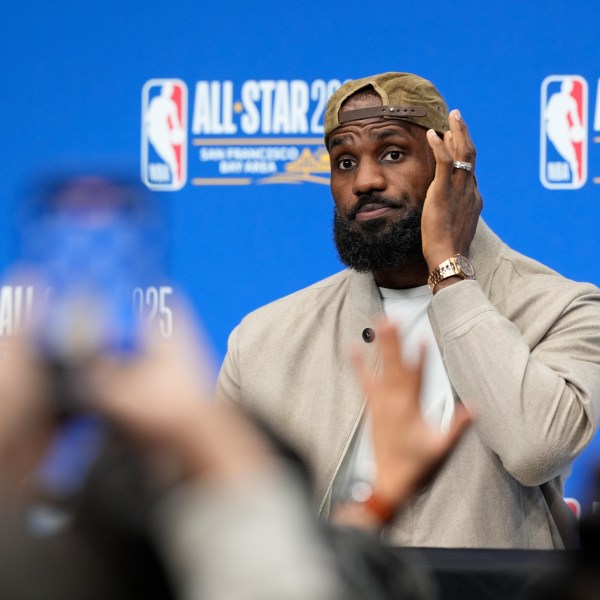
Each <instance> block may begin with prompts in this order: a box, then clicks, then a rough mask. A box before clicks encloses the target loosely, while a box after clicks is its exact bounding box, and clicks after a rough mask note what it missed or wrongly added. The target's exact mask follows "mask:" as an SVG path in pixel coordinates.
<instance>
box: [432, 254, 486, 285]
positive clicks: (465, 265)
mask: <svg viewBox="0 0 600 600" xmlns="http://www.w3.org/2000/svg"><path fill="white" fill-rule="evenodd" d="M454 276H458V277H462V278H463V279H475V269H474V268H473V265H472V264H471V261H470V260H469V259H468V258H467V257H466V256H463V255H462V254H455V255H454V256H451V257H450V258H449V259H448V260H445V261H444V262H443V263H441V264H440V265H439V266H437V267H436V268H435V269H434V270H433V271H431V273H430V274H429V279H428V280H427V285H428V286H429V289H430V290H431V291H432V292H433V290H434V288H435V286H436V285H437V284H438V283H439V282H440V281H444V279H448V277H454Z"/></svg>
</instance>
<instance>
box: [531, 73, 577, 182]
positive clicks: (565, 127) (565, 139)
mask: <svg viewBox="0 0 600 600" xmlns="http://www.w3.org/2000/svg"><path fill="white" fill-rule="evenodd" d="M587 98H588V89H587V81H586V80H585V79H584V78H583V77H580V76H579V75H550V76H548V77H546V79H544V81H543V82H542V107H541V145H540V180H541V182H542V185H543V186H544V187H546V188H548V189H550V190H560V189H562V190H576V189H578V188H580V187H582V186H583V185H584V183H585V182H586V179H587V119H588V106H587Z"/></svg>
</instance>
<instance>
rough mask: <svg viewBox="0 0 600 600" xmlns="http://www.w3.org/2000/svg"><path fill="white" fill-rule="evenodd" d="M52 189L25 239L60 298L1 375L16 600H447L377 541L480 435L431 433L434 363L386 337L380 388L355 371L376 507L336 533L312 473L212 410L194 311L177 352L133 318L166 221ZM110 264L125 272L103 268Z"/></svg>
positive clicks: (459, 421) (32, 269) (181, 321)
mask: <svg viewBox="0 0 600 600" xmlns="http://www.w3.org/2000/svg"><path fill="white" fill-rule="evenodd" d="M51 190H52V192H51V193H50V194H46V195H45V196H44V198H45V199H44V201H43V205H44V206H42V207H40V206H39V205H37V206H35V205H34V213H36V215H37V216H36V218H34V219H33V220H30V221H29V223H30V225H31V227H29V228H25V229H26V231H27V234H28V235H32V236H33V238H32V240H33V241H32V248H30V249H29V250H28V251H27V252H24V255H27V256H29V268H27V269H25V272H26V273H27V275H26V276H23V275H22V276H21V277H27V278H28V280H29V281H33V282H35V283H36V285H38V286H39V285H40V284H41V282H45V283H47V282H51V283H52V284H53V291H52V294H51V295H50V296H49V297H48V298H47V299H46V302H45V303H43V304H42V305H40V306H38V307H37V308H38V310H37V311H36V312H35V313H34V314H33V318H32V320H31V322H30V323H28V326H27V327H26V329H25V330H24V331H23V332H22V333H21V334H18V335H16V336H15V337H14V338H13V339H12V340H9V341H8V342H7V348H6V350H7V351H6V353H5V356H4V358H3V360H2V361H0V397H2V403H0V413H1V415H0V484H1V489H2V490H3V494H2V495H1V497H0V505H1V508H2V510H1V511H0V518H1V520H2V523H3V531H4V532H5V534H4V535H3V536H2V539H0V597H2V598H13V597H15V598H16V597H18V598H24V599H27V598H41V597H43V598H45V599H52V598H61V600H62V599H68V598H79V599H81V598H106V597H110V598H117V599H118V598H131V597H140V596H142V597H148V598H184V599H186V600H187V599H193V600H196V599H209V600H212V599H215V600H219V599H221V598H227V599H236V598H240V599H249V600H252V599H254V598H256V599H257V600H258V599H260V600H268V599H269V598H273V599H277V600H285V599H287V598H290V599H292V600H295V599H296V598H299V599H300V598H311V599H320V598H323V599H332V600H337V599H338V598H345V599H353V598H370V599H373V600H376V599H378V598H382V599H383V598H392V597H394V598H415V599H417V598H431V597H434V596H435V588H434V586H433V585H432V583H431V581H430V580H429V578H428V576H427V575H426V574H425V573H423V572H422V571H421V570H420V569H419V568H418V567H416V566H415V565H413V564H411V563H410V562H409V561H408V560H406V559H405V558H403V557H402V556H400V555H399V554H397V553H394V552H392V551H391V550H390V549H389V548H386V547H384V546H383V545H382V544H381V543H380V542H379V541H378V540H377V539H376V538H375V537H373V536H371V535H369V533H367V532H370V531H373V530H378V529H379V528H380V527H382V526H384V525H385V523H386V522H387V520H389V518H391V516H392V515H393V514H394V512H395V511H396V510H397V508H398V507H399V506H401V505H402V503H403V502H404V501H405V500H406V499H407V498H408V497H409V496H410V495H411V494H412V493H413V492H414V491H416V490H417V489H418V488H419V486H420V485H423V484H424V483H426V482H427V480H428V477H429V476H430V475H431V474H432V473H434V472H435V470H436V469H437V468H439V466H440V465H441V463H442V462H443V460H444V459H445V457H446V456H447V455H448V454H449V453H450V451H451V449H452V448H453V446H454V445H455V444H456V442H457V440H458V439H459V437H460V436H461V434H462V432H463V431H464V429H465V428H466V427H467V425H468V422H469V417H468V416H467V415H466V413H464V414H459V415H458V417H457V418H456V420H455V423H456V425H455V426H454V427H453V428H452V429H451V431H450V432H449V433H448V434H447V435H441V434H439V433H437V432H434V431H432V430H430V429H429V428H428V426H427V425H426V424H425V422H424V421H423V419H422V417H421V415H420V411H419V410H418V391H419V386H420V378H421V375H422V362H423V357H421V360H420V361H417V363H416V364H414V365H411V364H408V363H406V362H405V361H404V360H403V358H402V355H401V349H400V346H399V342H398V336H397V333H396V329H395V327H394V326H392V325H389V324H385V323H382V324H381V325H380V328H381V329H380V338H381V341H380V343H381V345H382V356H383V367H384V368H383V372H382V375H381V376H379V375H375V374H374V373H371V372H370V371H369V369H368V367H367V366H366V365H365V363H364V360H362V359H361V358H360V356H359V355H357V354H356V353H355V355H354V364H355V368H356V370H357V372H358V374H359V377H360V380H361V382H362V385H363V386H364V388H365V391H367V392H368V393H369V397H370V402H371V407H372V412H373V418H372V427H373V437H374V439H375V440H377V443H376V448H375V456H376V462H377V465H378V471H377V472H378V479H377V480H376V481H377V482H378V488H377V489H378V493H379V495H378V503H377V504H373V503H369V502H368V501H366V502H363V501H361V500H360V499H357V502H356V503H351V504H349V505H346V506H345V507H342V508H341V509H340V513H339V518H338V521H339V522H340V523H342V524H345V525H351V527H341V528H340V527H335V526H324V528H319V526H318V525H317V523H316V522H315V521H314V520H313V517H312V516H311V510H310V500H309V498H310V493H311V492H310V482H309V480H308V475H307V470H306V467H305V466H304V463H303V461H302V459H301V458H299V457H298V455H297V454H296V453H295V451H294V450H293V449H292V448H291V447H290V446H289V444H288V443H287V442H285V441H283V440H281V439H279V438H278V437H277V436H275V435H274V434H273V433H272V432H271V431H270V430H269V429H268V427H266V426H265V425H264V424H262V423H260V422H258V421H256V420H255V419H254V418H252V417H249V416H248V415H245V414H243V413H242V412H241V411H240V410H239V409H237V408H233V407H226V406H221V405H215V404H213V403H212V402H211V399H212V387H213V370H212V367H211V364H212V361H211V360H210V358H209V355H210V353H209V352H208V351H207V350H206V344H203V343H202V342H201V339H200V336H199V334H198V327H197V326H196V325H195V323H194V322H193V318H192V317H191V315H190V314H189V311H188V310H186V309H185V308H184V307H183V306H182V305H181V304H179V305H178V306H177V307H176V308H177V310H176V311H175V314H176V318H175V321H174V322H175V326H174V328H173V331H172V335H170V336H165V335H164V329H161V327H160V325H159V323H157V322H156V321H146V322H142V320H140V319H139V318H138V317H139V315H137V314H136V313H135V312H131V310H130V308H131V304H130V300H131V293H130V292H131V287H132V284H137V285H145V284H147V283H148V282H151V281H152V277H155V276H156V275H155V271H154V270H153V269H152V268H146V267H144V268H140V266H139V264H138V261H137V259H134V258H132V256H131V255H130V252H131V250H132V247H133V248H136V249H137V250H139V248H140V247H141V248H144V247H145V243H147V242H148V240H153V239H157V238H156V237H155V236H154V234H152V235H150V234H149V232H152V231H153V230H154V229H155V226H156V221H155V220H154V218H149V219H147V214H150V215H151V214H152V211H150V212H149V213H146V208H147V207H145V206H143V204H142V203H140V202H141V201H140V199H139V197H137V196H136V193H135V190H134V189H133V188H129V187H127V186H125V185H124V184H123V183H121V182H116V181H114V180H106V179H103V178H101V177H100V178H99V177H91V178H90V177H85V178H77V179H73V180H66V181H62V183H60V184H59V185H58V186H53V187H52V188H51ZM90 199H91V200H93V202H91V204H89V203H88V201H90ZM40 209H43V210H41V212H40ZM40 215H42V216H43V218H44V219H46V218H48V219H49V220H48V219H47V220H46V221H45V222H44V225H43V227H40V219H39V217H40ZM67 217H68V218H67ZM114 217H115V218H114ZM138 217H139V221H138ZM28 219H29V217H28ZM107 232H110V235H109V234H108V233H107ZM65 236H66V237H65ZM136 239H137V241H135V242H134V241H132V240H136ZM100 242H102V243H100ZM132 244H133V245H132ZM65 247H67V249H65ZM100 247H101V248H102V249H103V250H106V249H107V248H119V250H118V251H116V252H115V253H114V254H115V256H117V258H115V256H113V257H112V259H111V260H106V252H105V253H104V259H103V260H100V261H99V264H95V262H96V260H97V256H96V253H95V251H94V249H96V251H97V250H98V248H100ZM124 248H125V250H124ZM28 252H30V254H28ZM123 252H124V254H125V255H127V256H126V260H125V259H124V258H123V257H124V254H123ZM36 253H37V254H36ZM145 256H146V257H147V256H148V255H147V254H145ZM82 257H84V258H85V257H87V260H84V259H83V258H82ZM111 262H112V266H110V264H109V266H108V267H107V263H111ZM142 262H143V261H142ZM134 264H135V265H136V267H135V269H133V270H132V269H131V268H130V267H131V265H134ZM115 265H116V266H115ZM78 269H80V271H78ZM132 272H133V273H135V275H132ZM115 273H116V274H118V275H115ZM149 274H150V275H152V277H150V278H148V276H149ZM127 292H129V294H127ZM126 296H128V300H129V303H128V302H125V301H124V298H125V297H126ZM392 423H394V427H390V425H391V424H392ZM398 428H400V429H402V428H406V431H412V432H416V431H419V432H420V435H412V434H411V435H410V436H406V437H402V436H400V438H399V437H398V435H397V432H398ZM394 432H395V433H394ZM392 433H394V435H392ZM399 441H400V442H401V443H399ZM361 530H362V531H361Z"/></svg>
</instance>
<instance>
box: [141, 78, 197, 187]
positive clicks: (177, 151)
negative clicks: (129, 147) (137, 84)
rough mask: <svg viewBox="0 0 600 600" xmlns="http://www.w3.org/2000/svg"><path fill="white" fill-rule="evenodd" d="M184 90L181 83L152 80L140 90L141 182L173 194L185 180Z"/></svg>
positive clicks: (185, 95)
mask: <svg viewBox="0 0 600 600" xmlns="http://www.w3.org/2000/svg"><path fill="white" fill-rule="evenodd" d="M186 132H187V86H186V85H185V83H184V82H183V81H181V80H180V79H151V80H150V81H147V82H146V83H145V85H144V87H143V89H142V152H141V158H142V181H143V182H144V183H145V184H146V185H147V186H148V187H149V188H150V189H152V190H162V191H169V190H170V191H174V190H180V189H181V188H182V187H183V186H184V185H185V180H186V177H187V172H186V171H187V133H186Z"/></svg>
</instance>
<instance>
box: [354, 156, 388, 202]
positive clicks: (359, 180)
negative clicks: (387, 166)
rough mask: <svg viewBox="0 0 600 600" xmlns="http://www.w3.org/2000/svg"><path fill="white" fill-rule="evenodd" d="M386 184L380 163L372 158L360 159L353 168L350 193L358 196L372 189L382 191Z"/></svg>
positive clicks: (372, 190)
mask: <svg viewBox="0 0 600 600" xmlns="http://www.w3.org/2000/svg"><path fill="white" fill-rule="evenodd" d="M386 186H387V181H386V179H385V175H384V172H383V168H382V165H380V164H379V163H378V161H376V160H372V159H363V160H361V161H360V163H359V164H358V166H357V167H356V170H355V175H354V181H353V183H352V193H353V194H354V195H355V196H360V195H362V194H368V193H370V192H374V191H383V190H385V188H386Z"/></svg>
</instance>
